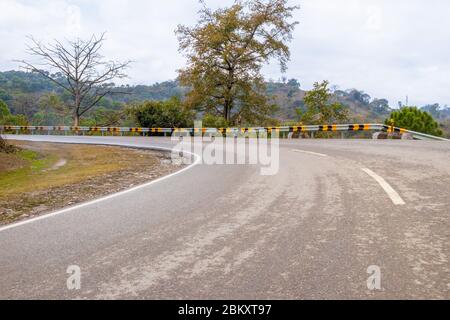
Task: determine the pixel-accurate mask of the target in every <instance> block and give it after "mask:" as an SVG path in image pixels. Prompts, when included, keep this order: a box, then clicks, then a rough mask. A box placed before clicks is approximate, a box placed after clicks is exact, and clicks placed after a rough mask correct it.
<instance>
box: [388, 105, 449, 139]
mask: <svg viewBox="0 0 450 320" xmlns="http://www.w3.org/2000/svg"><path fill="white" fill-rule="evenodd" d="M392 122H393V124H394V126H396V127H400V128H404V129H408V130H412V131H417V132H421V133H426V134H431V135H434V136H442V134H443V133H442V130H441V129H439V124H438V123H437V122H436V121H435V120H434V119H433V117H432V116H431V114H429V113H428V112H425V111H422V110H420V109H418V108H417V107H403V108H401V109H400V110H396V111H394V112H392V113H391V115H390V117H389V118H388V119H386V122H385V123H386V124H387V125H392Z"/></svg>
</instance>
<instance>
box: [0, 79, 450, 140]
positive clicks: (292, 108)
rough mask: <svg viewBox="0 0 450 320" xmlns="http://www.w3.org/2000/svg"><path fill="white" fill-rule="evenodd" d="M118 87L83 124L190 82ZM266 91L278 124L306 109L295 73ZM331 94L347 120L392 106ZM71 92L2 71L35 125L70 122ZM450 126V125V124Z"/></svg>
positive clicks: (448, 122)
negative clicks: (66, 107)
mask: <svg viewBox="0 0 450 320" xmlns="http://www.w3.org/2000/svg"><path fill="white" fill-rule="evenodd" d="M111 85H112V87H113V91H115V92H116V93H115V94H113V95H110V96H106V97H104V98H103V99H102V100H101V101H100V102H99V104H98V106H97V107H96V108H95V109H93V110H92V111H90V112H89V113H88V114H87V115H86V117H85V119H84V120H83V123H84V124H85V125H130V126H132V125H135V123H134V120H133V119H130V118H129V117H127V116H126V114H125V113H124V110H125V109H126V108H127V106H128V105H132V104H134V103H139V102H143V101H164V100H168V99H171V98H173V97H177V98H179V99H183V98H184V96H185V94H186V92H187V88H184V87H182V86H180V84H179V83H178V82H177V81H175V80H168V81H164V82H160V83H155V84H152V85H136V86H129V85H121V86H116V85H114V84H111ZM265 87H266V95H267V97H268V98H269V99H270V101H271V102H272V103H273V104H274V105H275V106H276V107H275V108H274V112H273V115H272V116H273V118H274V119H276V120H277V121H278V122H279V123H280V124H283V123H291V122H296V121H298V120H299V119H298V110H303V111H304V110H305V102H304V96H305V93H306V91H305V90H302V88H301V84H300V82H299V80H297V79H289V80H288V79H286V80H284V79H283V80H281V81H268V82H266V83H265ZM332 95H333V99H335V100H336V101H338V102H340V103H342V104H343V105H344V106H345V108H347V109H348V111H349V120H350V121H351V122H355V123H362V122H384V120H385V119H386V118H387V117H388V116H389V114H390V113H391V112H392V109H391V108H390V107H389V102H388V101H387V100H386V99H383V98H372V97H371V96H370V95H369V94H367V93H365V92H364V91H361V90H358V89H348V90H333V93H332ZM70 99H71V97H70V96H69V95H68V94H67V93H65V92H64V90H63V89H61V88H60V87H58V86H57V85H55V84H54V83H52V82H51V81H50V80H48V79H47V78H45V77H43V76H42V75H39V74H37V73H31V72H23V71H7V72H0V100H2V101H4V102H5V103H6V105H7V106H8V107H9V109H10V111H11V113H12V114H14V115H24V116H25V118H26V120H27V121H28V122H29V123H30V124H34V125H63V124H65V125H70V124H71V115H70V114H68V113H67V112H68V110H67V109H65V108H64V104H70ZM421 109H422V110H424V111H426V112H428V113H430V114H431V115H432V116H433V117H434V118H435V119H436V120H437V121H438V122H440V123H441V125H442V126H443V129H444V131H446V129H447V130H448V129H450V108H447V107H441V106H440V105H439V104H430V105H427V106H423V107H422V108H421ZM449 131H450V130H449Z"/></svg>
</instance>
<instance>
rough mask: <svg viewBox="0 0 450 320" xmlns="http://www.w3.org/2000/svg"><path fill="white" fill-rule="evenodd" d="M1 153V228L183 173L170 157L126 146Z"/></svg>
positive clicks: (30, 145)
mask: <svg viewBox="0 0 450 320" xmlns="http://www.w3.org/2000/svg"><path fill="white" fill-rule="evenodd" d="M14 144H15V145H16V146H18V147H19V148H20V149H21V151H19V152H17V153H15V154H4V153H0V162H1V163H2V165H1V166H0V224H5V223H10V222H12V221H17V220H20V219H24V218H28V217H31V216H36V215H39V214H42V213H45V212H48V211H52V210H54V209H58V208H62V207H65V206H69V205H73V204H75V203H79V202H84V201H87V200H91V199H94V198H97V197H99V196H102V195H106V194H109V193H113V192H117V191H120V190H124V189H127V188H129V187H132V186H135V185H138V184H141V183H144V182H146V181H150V180H152V179H155V178H158V177H160V176H163V175H166V174H168V173H171V172H173V171H176V170H178V169H179V167H177V166H174V165H172V164H171V163H170V161H168V158H167V157H168V155H167V154H164V153H161V152H157V151H147V150H137V149H130V148H122V147H109V146H94V145H73V144H53V143H35V142H14Z"/></svg>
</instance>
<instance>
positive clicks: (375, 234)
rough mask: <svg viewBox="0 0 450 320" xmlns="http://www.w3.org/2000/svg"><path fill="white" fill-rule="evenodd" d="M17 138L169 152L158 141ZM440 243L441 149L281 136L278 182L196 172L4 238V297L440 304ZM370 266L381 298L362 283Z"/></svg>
mask: <svg viewBox="0 0 450 320" xmlns="http://www.w3.org/2000/svg"><path fill="white" fill-rule="evenodd" d="M10 138H16V139H17V138H18V137H10ZM20 139H30V140H41V141H52V142H78V143H94V144H100V143H103V144H120V145H127V146H132V147H151V146H160V147H170V146H171V142H170V140H169V139H165V138H155V137H151V138H148V137H139V138H137V137H134V138H130V137H62V136H59V137H57V136H22V137H20ZM294 149H297V150H303V151H308V152H315V153H321V154H325V155H327V156H328V157H320V156H317V155H314V154H313V153H305V152H294V151H293V150H294ZM362 168H369V169H370V170H373V171H374V172H376V173H377V174H378V175H380V176H381V177H383V178H384V179H385V180H386V181H387V182H388V183H389V184H390V185H391V186H392V187H393V188H394V189H395V190H396V191H397V192H398V194H399V195H400V196H401V197H402V199H403V200H404V202H405V205H402V206H396V205H394V204H393V203H392V201H391V200H390V198H389V197H388V195H387V194H386V193H385V192H384V190H383V189H382V188H381V187H380V186H379V185H378V184H377V182H376V181H374V180H373V179H371V178H370V177H368V175H367V174H366V173H364V172H363V171H362V170H361V169H362ZM449 243H450V144H449V143H447V142H425V141H371V140H288V141H286V140H285V141H281V142H280V170H279V172H278V174H276V175H274V176H262V175H260V170H259V167H258V166H251V165H228V166H227V165H213V166H210V165H201V164H200V165H197V166H194V167H192V168H190V169H189V170H186V171H184V172H182V173H180V174H179V175H176V176H173V177H170V178H168V179H165V180H163V181H159V182H157V183H155V184H152V185H149V186H146V187H143V188H141V189H138V190H135V191H133V192H130V193H127V194H123V195H120V196H118V197H113V198H110V199H107V200H104V201H102V202H98V203H94V204H91V205H88V206H85V207H82V208H78V209H74V210H71V211H68V212H65V213H61V214H59V215H55V216H51V217H48V218H45V219H42V220H39V221H34V222H31V223H28V224H24V225H19V226H17V227H14V228H11V229H7V230H2V231H0V298H3V299H118V298H120V299H422V298H426V299H449V298H450V263H449V256H450V245H449ZM69 265H78V266H79V267H80V268H81V289H80V290H74V291H71V290H68V289H67V287H66V280H67V278H68V276H69V275H68V274H67V273H66V270H67V267H68V266H69ZM372 265H376V266H379V267H380V269H381V287H382V288H381V290H377V291H370V290H368V288H367V278H368V277H369V274H368V273H367V268H368V267H369V266H372Z"/></svg>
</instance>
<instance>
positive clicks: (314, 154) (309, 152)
mask: <svg viewBox="0 0 450 320" xmlns="http://www.w3.org/2000/svg"><path fill="white" fill-rule="evenodd" d="M292 151H294V152H298V153H305V154H310V155H313V156H319V157H328V155H326V154H323V153H317V152H312V151H306V150H299V149H292Z"/></svg>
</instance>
